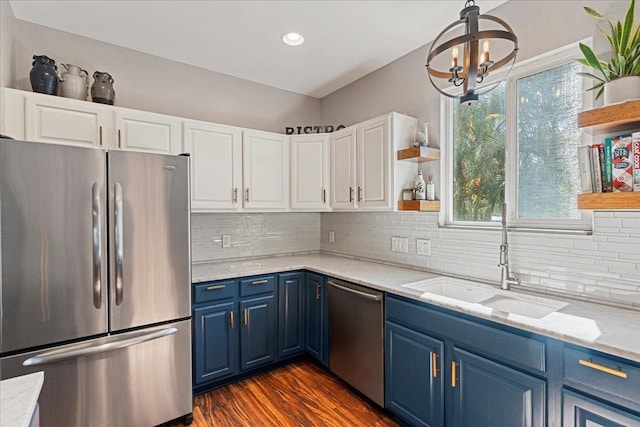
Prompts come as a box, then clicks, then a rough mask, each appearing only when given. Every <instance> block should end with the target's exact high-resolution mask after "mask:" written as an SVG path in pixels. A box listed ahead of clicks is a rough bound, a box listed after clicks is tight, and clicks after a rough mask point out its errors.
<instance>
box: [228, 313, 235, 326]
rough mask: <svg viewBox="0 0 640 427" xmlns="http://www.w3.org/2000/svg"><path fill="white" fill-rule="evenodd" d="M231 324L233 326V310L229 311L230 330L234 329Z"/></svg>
mask: <svg viewBox="0 0 640 427" xmlns="http://www.w3.org/2000/svg"><path fill="white" fill-rule="evenodd" d="M233 324H234V321H233V310H230V311H229V326H231V329H233V327H234V326H233Z"/></svg>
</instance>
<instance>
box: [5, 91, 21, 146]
mask: <svg viewBox="0 0 640 427" xmlns="http://www.w3.org/2000/svg"><path fill="white" fill-rule="evenodd" d="M0 134H2V135H5V136H10V137H11V138H13V139H19V140H23V139H25V136H24V94H23V92H22V91H19V90H15V89H9V88H5V87H3V88H1V89H0Z"/></svg>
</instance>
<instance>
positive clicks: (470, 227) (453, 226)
mask: <svg viewBox="0 0 640 427" xmlns="http://www.w3.org/2000/svg"><path fill="white" fill-rule="evenodd" d="M438 227H439V228H442V229H450V230H461V231H490V232H493V231H502V227H500V226H499V225H498V226H494V225H487V226H482V225H457V224H438ZM507 231H509V232H510V233H513V232H516V233H532V234H564V235H572V236H591V235H592V234H593V230H584V229H582V230H580V229H577V230H568V229H559V228H533V227H513V226H507Z"/></svg>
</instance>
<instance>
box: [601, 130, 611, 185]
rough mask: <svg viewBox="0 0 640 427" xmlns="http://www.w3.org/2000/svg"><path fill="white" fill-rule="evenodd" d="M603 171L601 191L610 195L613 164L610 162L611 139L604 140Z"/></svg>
mask: <svg viewBox="0 0 640 427" xmlns="http://www.w3.org/2000/svg"><path fill="white" fill-rule="evenodd" d="M603 160H604V171H603V179H602V191H603V192H605V193H611V192H612V191H613V163H612V162H611V138H605V140H604V159H603Z"/></svg>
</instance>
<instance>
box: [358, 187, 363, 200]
mask: <svg viewBox="0 0 640 427" xmlns="http://www.w3.org/2000/svg"><path fill="white" fill-rule="evenodd" d="M358 201H359V202H361V201H362V187H360V186H358Z"/></svg>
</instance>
